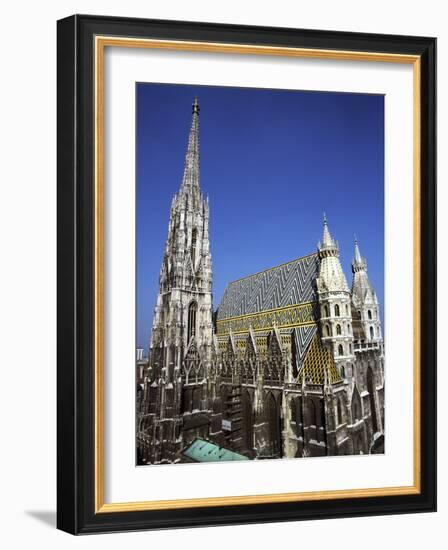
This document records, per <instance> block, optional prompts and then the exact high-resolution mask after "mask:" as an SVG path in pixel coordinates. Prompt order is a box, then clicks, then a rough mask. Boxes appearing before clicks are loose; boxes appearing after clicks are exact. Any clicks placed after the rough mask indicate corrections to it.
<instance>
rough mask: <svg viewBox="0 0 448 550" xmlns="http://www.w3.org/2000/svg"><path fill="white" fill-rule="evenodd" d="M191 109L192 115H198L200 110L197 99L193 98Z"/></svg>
mask: <svg viewBox="0 0 448 550" xmlns="http://www.w3.org/2000/svg"><path fill="white" fill-rule="evenodd" d="M192 107H193V114H195V113H196V114H199V110H200V109H199V102H198V98H197V97H195V98H194V103H193V105H192Z"/></svg>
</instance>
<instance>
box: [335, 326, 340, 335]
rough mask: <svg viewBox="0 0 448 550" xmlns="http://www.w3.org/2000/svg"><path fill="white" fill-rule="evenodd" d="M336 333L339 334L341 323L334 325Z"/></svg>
mask: <svg viewBox="0 0 448 550" xmlns="http://www.w3.org/2000/svg"><path fill="white" fill-rule="evenodd" d="M336 334H338V335H340V334H341V325H336Z"/></svg>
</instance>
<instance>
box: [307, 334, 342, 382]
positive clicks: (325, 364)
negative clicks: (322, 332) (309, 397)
mask: <svg viewBox="0 0 448 550" xmlns="http://www.w3.org/2000/svg"><path fill="white" fill-rule="evenodd" d="M325 369H327V376H328V381H329V382H330V383H331V384H334V383H335V382H341V381H342V378H341V377H340V375H339V373H338V370H337V368H336V364H335V362H334V358H333V354H332V353H331V351H330V350H329V349H328V348H326V347H325V346H323V345H322V342H321V340H320V338H319V335H318V334H316V335H315V336H314V338H313V340H312V341H311V344H310V347H309V348H308V353H307V354H306V358H305V362H304V365H303V367H302V368H301V370H300V372H299V375H298V381H299V382H301V381H302V380H303V377H305V381H306V382H310V383H311V384H323V383H324V381H325Z"/></svg>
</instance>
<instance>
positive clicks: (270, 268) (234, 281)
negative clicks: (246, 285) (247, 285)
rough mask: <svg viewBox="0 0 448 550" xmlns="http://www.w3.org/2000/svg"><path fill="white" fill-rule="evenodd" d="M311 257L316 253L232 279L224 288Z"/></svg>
mask: <svg viewBox="0 0 448 550" xmlns="http://www.w3.org/2000/svg"><path fill="white" fill-rule="evenodd" d="M311 256H317V252H311V253H310V254H306V255H305V256H300V257H298V258H294V260H289V261H287V262H283V263H281V264H278V265H274V266H272V267H267V268H266V269H261V270H260V271H256V272H255V273H251V274H250V275H245V276H244V277H239V278H238V279H234V280H233V281H230V282H229V283H227V285H226V287H228V286H229V285H231V284H232V283H237V282H238V281H243V280H244V279H249V278H250V277H255V275H260V274H261V273H265V272H266V271H271V270H272V269H277V268H278V267H283V266H285V265H288V264H292V263H294V262H297V261H299V260H305V258H310V257H311Z"/></svg>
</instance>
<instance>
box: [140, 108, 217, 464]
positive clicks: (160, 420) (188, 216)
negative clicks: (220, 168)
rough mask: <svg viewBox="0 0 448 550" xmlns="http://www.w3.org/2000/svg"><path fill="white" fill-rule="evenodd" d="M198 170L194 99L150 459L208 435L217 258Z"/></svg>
mask: <svg viewBox="0 0 448 550" xmlns="http://www.w3.org/2000/svg"><path fill="white" fill-rule="evenodd" d="M199 173H200V168H199V104H198V101H197V99H196V100H195V101H194V103H193V112H192V122H191V129H190V134H189V138H188V148H187V153H186V157H185V167H184V173H183V179H182V184H181V186H180V189H179V191H178V193H177V194H175V195H174V197H173V200H172V203H171V210H170V219H169V225H168V237H167V240H166V245H165V253H164V257H163V261H162V266H161V269H160V279H159V293H158V296H157V302H156V307H155V312H154V320H153V326H152V333H151V341H150V347H149V368H148V373H147V378H146V390H145V403H146V406H147V411H146V414H144V415H143V416H142V418H143V419H144V422H143V425H142V426H141V432H142V433H145V434H149V441H148V443H147V448H148V454H147V456H146V457H143V458H144V459H145V460H144V461H145V462H152V463H161V462H165V461H166V462H173V461H175V460H176V456H177V453H178V452H179V450H180V449H181V448H182V446H184V445H185V444H186V443H188V441H189V440H191V439H194V437H199V436H201V437H208V434H209V414H208V410H209V399H208V394H209V391H208V389H209V388H208V384H207V380H209V370H210V363H211V354H212V344H213V325H212V322H213V321H212V313H213V310H212V262H211V255H210V242H209V204H208V199H205V198H204V196H203V194H202V192H201V189H200V185H199ZM190 421H191V422H190ZM189 426H190V428H189ZM146 437H148V436H146Z"/></svg>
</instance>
